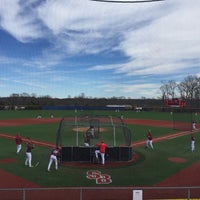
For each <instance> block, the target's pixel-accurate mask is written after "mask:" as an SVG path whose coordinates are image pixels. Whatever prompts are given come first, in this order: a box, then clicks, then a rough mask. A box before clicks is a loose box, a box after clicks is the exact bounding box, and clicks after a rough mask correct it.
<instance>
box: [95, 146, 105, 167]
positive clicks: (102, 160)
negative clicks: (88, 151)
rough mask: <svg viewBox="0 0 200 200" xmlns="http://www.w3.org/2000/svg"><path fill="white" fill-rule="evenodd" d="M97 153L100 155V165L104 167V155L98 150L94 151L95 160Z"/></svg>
mask: <svg viewBox="0 0 200 200" xmlns="http://www.w3.org/2000/svg"><path fill="white" fill-rule="evenodd" d="M99 153H100V154H101V163H102V165H104V164H105V153H101V152H100V151H99V150H96V151H95V156H96V158H98V154H99Z"/></svg>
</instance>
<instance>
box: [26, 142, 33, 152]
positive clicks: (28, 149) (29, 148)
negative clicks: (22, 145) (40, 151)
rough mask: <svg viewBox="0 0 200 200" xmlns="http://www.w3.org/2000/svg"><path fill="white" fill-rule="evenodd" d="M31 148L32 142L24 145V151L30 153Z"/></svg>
mask: <svg viewBox="0 0 200 200" xmlns="http://www.w3.org/2000/svg"><path fill="white" fill-rule="evenodd" d="M32 149H33V144H31V143H28V144H27V146H26V152H29V153H30V152H31V150H32Z"/></svg>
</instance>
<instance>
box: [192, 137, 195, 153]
mask: <svg viewBox="0 0 200 200" xmlns="http://www.w3.org/2000/svg"><path fill="white" fill-rule="evenodd" d="M194 150H195V137H194V135H193V134H191V151H192V152H194Z"/></svg>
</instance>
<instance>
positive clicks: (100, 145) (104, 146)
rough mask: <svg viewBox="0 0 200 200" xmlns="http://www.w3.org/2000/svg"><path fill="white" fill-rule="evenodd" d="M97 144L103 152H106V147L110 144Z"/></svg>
mask: <svg viewBox="0 0 200 200" xmlns="http://www.w3.org/2000/svg"><path fill="white" fill-rule="evenodd" d="M96 146H98V147H99V151H100V152H101V153H105V152H106V148H107V147H108V145H107V144H105V143H103V142H102V143H99V144H96Z"/></svg>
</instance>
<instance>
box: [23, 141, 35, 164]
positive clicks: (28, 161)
mask: <svg viewBox="0 0 200 200" xmlns="http://www.w3.org/2000/svg"><path fill="white" fill-rule="evenodd" d="M34 147H35V145H34V144H33V142H32V141H31V139H30V138H28V141H27V145H26V160H25V165H26V166H29V167H33V166H32V152H31V151H32V149H33V148H34Z"/></svg>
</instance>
